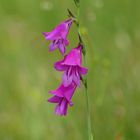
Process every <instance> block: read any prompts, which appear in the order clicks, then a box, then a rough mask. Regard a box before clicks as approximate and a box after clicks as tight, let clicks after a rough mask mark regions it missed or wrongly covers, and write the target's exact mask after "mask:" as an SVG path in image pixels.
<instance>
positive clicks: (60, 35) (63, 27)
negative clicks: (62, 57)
mask: <svg viewBox="0 0 140 140" xmlns="http://www.w3.org/2000/svg"><path fill="white" fill-rule="evenodd" d="M71 25H72V19H68V20H66V21H64V22H62V23H60V24H59V25H58V26H56V27H55V28H54V29H53V30H52V31H51V32H43V35H44V36H45V39H46V40H50V41H51V43H50V45H49V50H50V51H53V50H55V49H56V48H58V49H59V50H60V52H61V53H62V54H64V53H65V51H66V48H65V47H66V46H67V45H68V44H69V41H68V40H67V34H68V32H69V29H70V27H71Z"/></svg>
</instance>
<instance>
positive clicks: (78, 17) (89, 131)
mask: <svg viewBox="0 0 140 140" xmlns="http://www.w3.org/2000/svg"><path fill="white" fill-rule="evenodd" d="M76 24H77V28H78V36H79V41H80V43H81V44H82V46H83V50H84V51H83V56H84V62H85V65H86V53H85V52H86V48H85V44H84V42H83V39H82V35H81V31H80V5H79V6H78V7H77V23H76ZM83 84H84V87H85V94H86V108H87V124H88V139H89V140H93V134H92V128H91V118H90V107H89V97H88V87H87V84H88V83H87V77H85V79H84V81H83Z"/></svg>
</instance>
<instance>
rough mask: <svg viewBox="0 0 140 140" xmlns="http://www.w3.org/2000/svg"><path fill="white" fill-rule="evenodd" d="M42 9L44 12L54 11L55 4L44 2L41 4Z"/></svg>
mask: <svg viewBox="0 0 140 140" xmlns="http://www.w3.org/2000/svg"><path fill="white" fill-rule="evenodd" d="M40 7H41V9H43V10H46V11H50V10H52V9H53V4H52V2H50V1H43V2H42V3H40Z"/></svg>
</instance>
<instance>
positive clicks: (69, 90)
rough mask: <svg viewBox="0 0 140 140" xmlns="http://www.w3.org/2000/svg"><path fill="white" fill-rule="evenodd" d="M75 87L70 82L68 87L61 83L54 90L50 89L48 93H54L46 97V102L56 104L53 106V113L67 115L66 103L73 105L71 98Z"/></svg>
mask: <svg viewBox="0 0 140 140" xmlns="http://www.w3.org/2000/svg"><path fill="white" fill-rule="evenodd" d="M75 89H76V85H75V84H74V83H72V84H71V85H69V86H68V87H65V86H64V85H63V84H61V85H60V86H59V87H58V88H57V89H56V90H53V91H50V93H51V94H54V96H53V97H51V98H50V99H48V102H50V103H56V104H57V105H56V108H55V113H56V114H57V115H60V116H65V115H67V109H68V105H69V106H72V105H73V103H72V101H71V98H72V96H73V94H74V91H75Z"/></svg>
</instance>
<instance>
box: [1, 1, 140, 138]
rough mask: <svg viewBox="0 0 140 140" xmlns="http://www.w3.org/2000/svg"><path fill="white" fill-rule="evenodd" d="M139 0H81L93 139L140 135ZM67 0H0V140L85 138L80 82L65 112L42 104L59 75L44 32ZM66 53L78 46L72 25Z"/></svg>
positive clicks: (62, 11)
mask: <svg viewBox="0 0 140 140" xmlns="http://www.w3.org/2000/svg"><path fill="white" fill-rule="evenodd" d="M139 5H140V1H139V0H87V1H86V0H81V18H80V19H81V31H82V34H83V36H84V39H85V42H86V43H87V46H88V47H87V65H88V68H89V73H88V84H89V86H88V87H89V96H90V107H91V119H92V127H93V129H94V133H95V138H96V139H95V140H140V85H139V83H140V74H139V72H140V63H139V60H140V15H139V14H140V8H139ZM67 8H69V9H71V11H73V13H76V7H75V5H74V2H73V0H11V1H10V0H0V140H87V124H86V106H85V94H84V88H83V87H81V88H80V89H78V90H77V91H76V93H75V95H74V97H73V102H74V106H73V107H72V108H69V110H68V115H67V117H58V116H55V115H54V113H53V109H54V105H53V104H49V103H47V102H46V100H47V98H49V97H50V95H49V94H48V91H49V90H52V89H55V88H56V87H57V86H58V85H59V83H60V79H61V74H60V73H59V72H56V71H55V70H54V69H53V63H54V62H55V61H57V60H59V59H61V58H62V56H61V55H60V53H59V52H58V50H57V51H55V52H53V53H49V52H48V44H49V42H46V41H45V39H44V37H43V36H42V34H41V33H42V32H43V31H50V30H51V29H52V28H53V27H54V26H56V25H57V24H58V23H60V22H61V21H62V20H64V19H66V18H67ZM68 38H69V39H70V46H69V47H67V51H68V50H69V49H70V48H72V47H75V46H76V45H77V35H76V27H75V25H73V26H72V28H71V31H70V34H69V37H68Z"/></svg>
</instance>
